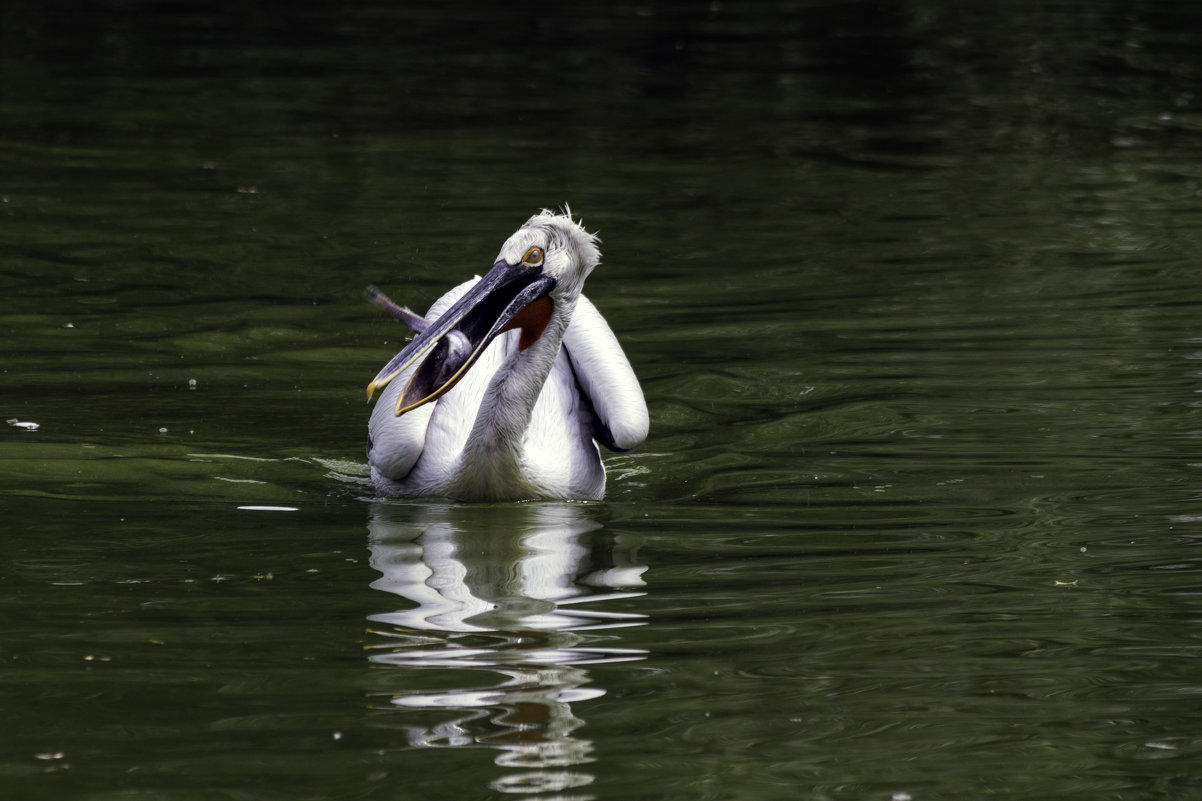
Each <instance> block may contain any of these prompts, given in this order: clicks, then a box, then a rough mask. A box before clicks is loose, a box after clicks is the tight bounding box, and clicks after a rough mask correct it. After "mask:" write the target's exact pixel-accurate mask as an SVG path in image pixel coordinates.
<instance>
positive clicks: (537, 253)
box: [522, 247, 543, 267]
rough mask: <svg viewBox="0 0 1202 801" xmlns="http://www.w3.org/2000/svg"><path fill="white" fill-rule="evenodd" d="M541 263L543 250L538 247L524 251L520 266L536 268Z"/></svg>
mask: <svg viewBox="0 0 1202 801" xmlns="http://www.w3.org/2000/svg"><path fill="white" fill-rule="evenodd" d="M542 263H543V249H542V248H539V247H533V248H530V250H527V251H526V255H525V256H522V264H524V265H526V266H527V267H537V266H539V265H540V264H542Z"/></svg>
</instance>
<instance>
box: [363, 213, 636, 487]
mask: <svg viewBox="0 0 1202 801" xmlns="http://www.w3.org/2000/svg"><path fill="white" fill-rule="evenodd" d="M597 242H598V240H597V237H596V235H594V234H590V233H588V232H587V231H586V230H585V229H584V227H583V226H582V225H581V224H580V223H577V222H576V221H575V220H574V219H573V218H572V216H571V212H570V211H569V210H568V209H566V208H565V211H564V213H563V214H557V213H555V212H552V211H548V210H543V211H542V212H541V213H539V214H535V215H534V216H533V217H531V218H530V219H529V220H527V221H526V224H525V225H523V226H522V227H521V228H519V229H518V230H517V232H515V233H514V234H513V236H511V237H509V239H508V240H506V241H505V244H504V245H502V246H501V252H500V253H499V254H498V255H497V259H496V261H495V262H494V263H493V265H492V269H490V270H489V271H488V272H487V273H486V274H485V275H484V277H483V278H480V277H478V276H477V277H476V278H473V279H471V280H468V281H465V282H464V283H462V284H460V285H459V286H457V287H455V288H454V289H452V290H451V291H450V292H448V293H447V294H445V295H443V296H442V297H441V298H439V299H438V300H437V301H435V303H434V305H433V306H431V307H430V310H429V311H428V312H427V313H426V315H425V316H424V317H422V316H420V315H417V314H414V313H413V312H410V311H409V310H408V309H402V308H399V307H397V306H395V304H392V303H391V301H389V300H388V299H387V298H386V297H384V296H383V295H382V293H379V292H378V291H375V292H374V296H373V299H374V300H375V301H376V302H377V303H378V304H379V305H381V306H383V307H384V308H386V309H388V310H389V311H391V312H392V313H393V314H394V315H396V316H397V317H398V318H400V319H401V320H402V322H405V323H406V324H407V325H409V327H410V328H412V329H413V330H414V331H415V332H416V336H415V337H414V339H413V340H412V341H411V342H410V343H409V344H408V345H407V346H406V347H405V348H404V350H402V351H401V352H400V353H398V354H397V355H396V356H395V357H394V358H393V359H392V360H391V361H390V362H388V364H386V365H385V366H384V368H383V369H382V370H380V372H379V374H378V375H377V376H376V377H375V378H374V379H373V380H372V382H371V383H370V384H369V385H368V387H367V395H368V398H369V399H370V398H371V397H372V395H373V394H374V393H375V392H377V391H380V390H383V392H382V393H381V395H380V397H379V399H378V400H377V402H376V406H375V408H374V409H373V410H372V413H371V419H370V421H369V423H368V439H367V459H368V463H369V464H370V466H371V477H372V483H373V484H374V485H375V487H376V490H377V492H379V493H381V494H382V495H388V496H424V495H436V496H446V497H451V498H456V499H459V500H469V501H519V500H540V499H541V500H552V499H580V500H597V499H600V498H602V497H603V496H604V494H605V467H604V466H603V465H602V463H601V454H600V450H599V448H598V444H600V445H604V446H605V447H606V448H607V449H609V450H611V451H617V452H625V451H629V450H631V449H633V448H635V447H636V446H638V445H639V444H640V443H641V442H642V441H643V440H644V439H645V438H646V437H647V428H648V415H647V404H646V401H645V400H644V399H643V392H642V389H641V388H640V387H639V382H638V379H637V378H636V377H635V374H634V370H633V369H632V368H631V366H630V362H629V361H627V359H626V355H625V354H624V353H623V352H622V347H621V346H620V345H619V344H618V340H617V337H616V336H614V333H613V331H612V330H610V328H609V325H608V324H607V323H606V322H605V318H603V317H602V316H601V313H600V312H599V311H597V307H596V306H594V305H593V304H592V303H591V302H590V301H589V300H588V298H586V297H585V296H584V295H583V294H581V290H582V289H583V287H584V280H585V279H586V278H587V277H588V276H589V274H590V273H591V272H592V271H593V268H595V267H596V266H597V264H598V263H599V262H600V259H601V254H600V251H599V250H598V248H597ZM372 295H373V293H372V290H371V289H369V296H372Z"/></svg>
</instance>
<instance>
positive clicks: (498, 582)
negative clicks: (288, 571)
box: [369, 503, 646, 792]
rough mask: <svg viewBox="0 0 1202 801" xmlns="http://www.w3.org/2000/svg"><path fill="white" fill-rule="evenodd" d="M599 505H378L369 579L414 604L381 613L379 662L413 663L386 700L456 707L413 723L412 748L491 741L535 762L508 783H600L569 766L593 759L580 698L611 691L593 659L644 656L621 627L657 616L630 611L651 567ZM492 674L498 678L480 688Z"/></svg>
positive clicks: (387, 686) (513, 757) (505, 786)
mask: <svg viewBox="0 0 1202 801" xmlns="http://www.w3.org/2000/svg"><path fill="white" fill-rule="evenodd" d="M595 516H596V507H587V506H583V505H580V504H561V503H555V504H522V505H502V506H454V505H422V506H402V505H393V504H386V503H381V504H377V505H376V506H374V507H373V511H372V517H371V520H370V522H369V532H370V533H369V538H370V550H371V565H372V567H374V568H375V569H376V570H377V571H379V573H380V576H379V578H377V579H376V580H375V581H373V582H372V584H371V586H372V587H373V588H374V589H377V590H382V591H384V592H388V593H390V594H392V595H395V596H398V597H399V598H401V599H404V601H405V603H404V604H403V605H402V606H400V607H399V608H392V609H389V610H388V611H384V612H380V613H377V614H373V615H370V616H369V620H370V621H371V623H372V628H371V631H372V634H373V635H375V636H374V637H373V640H372V642H371V644H370V646H369V659H370V660H371V661H372V663H373V664H375V665H377V666H379V667H382V668H399V669H401V670H399V671H397V672H396V673H389V674H386V675H383V676H379V677H378V678H379V679H382V681H378V682H377V685H382V686H377V688H376V691H375V693H374V694H373V701H374V705H376V706H378V707H381V708H392V709H408V710H414V711H416V710H427V711H430V710H445V711H446V712H448V713H449V714H448V715H447V716H446V717H441V718H440V719H439V720H438V721H437V722H436V723H434V724H433V725H428V724H427V725H414V726H407V727H406V728H407V730H408V739H409V741H410V744H411V745H413V746H424V747H446V746H468V745H474V746H479V745H488V746H493V747H495V748H497V749H498V752H499V753H498V754H497V756H496V759H495V761H496V763H497V764H498V765H501V766H503V767H507V768H520V769H528V770H529V771H530V772H528V773H522V774H520V775H507V776H505V777H502V778H501V779H499V780H498V782H496V783H495V786H494V787H493V789H497V790H502V791H505V792H513V791H514V789H515V788H523V789H522V791H523V792H546V791H552V790H562V789H566V788H568V787H577V786H581V785H582V784H587V783H588V782H590V781H591V780H592V777H591V776H589V775H588V774H583V773H579V772H572V771H564V770H562V769H563V768H565V767H569V766H573V765H580V764H583V763H586V762H589V761H591V757H590V756H589V755H590V753H591V751H592V744H591V743H590V742H589V741H588V740H585V739H582V738H579V737H577V736H575V735H574V732H575V731H576V730H577V729H579V728H580V727H581V726H582V725H583V721H582V720H581V718H580V717H578V715H577V714H576V712H575V710H574V708H573V705H574V704H577V703H579V702H582V701H588V700H591V699H594V698H598V697H600V696H602V695H604V694H605V690H604V689H603V688H600V687H597V686H595V685H594V684H593V682H592V677H591V675H590V673H589V670H588V666H590V665H594V664H599V663H609V662H620V661H629V660H639V659H643V658H645V656H646V652H645V651H643V650H641V649H634V648H625V647H622V645H621V633H620V632H621V629H623V628H625V627H629V626H639V625H643V624H644V623H645V622H646V617H645V616H644V615H643V614H641V613H639V612H637V611H632V610H631V608H630V599H633V598H637V597H638V596H640V595H642V594H643V587H644V582H643V578H642V574H643V573H644V571H645V570H646V567H645V566H643V565H641V564H640V563H639V559H638V554H637V543H636V542H634V541H633V537H631V536H629V535H623V534H617V535H615V534H613V533H611V532H609V531H607V530H606V529H604V527H603V526H602V524H601V523H600V522H598V521H597V520H596V519H595ZM464 668H466V669H467V670H466V671H463V672H462V673H458V674H457V673H456V672H455V671H456V669H464ZM412 670H422V671H427V670H428V671H433V672H434V673H432V674H427V675H432V676H434V678H435V680H436V684H437V686H438V687H439V689H437V690H431V689H428V687H429V685H430V684H431V682H430V681H426V680H423V677H422V676H417V675H414V674H413V673H412V672H411V671H412ZM487 671H491V672H492V673H493V674H495V675H496V680H495V681H494V682H487V681H486V682H485V686H481V675H487ZM448 681H449V683H450V684H452V686H451V687H450V688H448V687H447V686H446V685H447V684H448Z"/></svg>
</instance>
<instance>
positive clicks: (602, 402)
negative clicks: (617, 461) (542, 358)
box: [563, 295, 650, 451]
mask: <svg viewBox="0 0 1202 801" xmlns="http://www.w3.org/2000/svg"><path fill="white" fill-rule="evenodd" d="M563 348H564V351H565V352H566V353H567V354H568V359H569V360H570V361H571V363H572V370H573V372H575V373H576V381H577V383H578V384H579V385H580V389H581V391H582V392H583V393H584V394H585V395H586V396H587V397H588V399H589V402H590V403H591V404H592V407H593V410H594V411H595V412H596V413H597V419H598V423H599V425H600V426H601V427H602V428H603V430H601V431H598V432H596V439H597V441H598V442H600V443H601V444H602V445H604V446H605V447H607V448H609V449H610V450H615V451H629V450H632V449H634V448H636V447H638V445H639V444H640V443H642V441H643V440H645V439H646V438H647V429H648V426H649V425H650V422H649V418H648V415H647V402H646V401H645V400H644V399H643V390H642V388H641V387H639V380H638V379H637V378H636V377H635V375H634V370H633V369H632V368H631V366H630V362H629V361H627V360H626V354H625V353H623V352H622V346H621V345H619V344H618V338H617V337H616V336H614V332H613V331H612V330H610V327H609V324H608V323H606V322H605V318H604V317H602V316H601V312H599V311H597V307H596V306H594V305H593V304H592V302H591V301H590V300H589V299H588V298H586V297H585V296H584V295H581V296H580V297H579V299H578V300H577V301H576V310H575V311H574V312H573V314H572V322H571V323H570V324H569V325H568V330H567V332H566V333H565V334H564V337H563Z"/></svg>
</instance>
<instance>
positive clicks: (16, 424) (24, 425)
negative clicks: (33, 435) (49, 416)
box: [4, 417, 42, 431]
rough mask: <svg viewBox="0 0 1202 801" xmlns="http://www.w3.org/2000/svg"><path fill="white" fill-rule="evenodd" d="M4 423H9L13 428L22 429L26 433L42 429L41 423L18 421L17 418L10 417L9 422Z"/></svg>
mask: <svg viewBox="0 0 1202 801" xmlns="http://www.w3.org/2000/svg"><path fill="white" fill-rule="evenodd" d="M4 422H6V423H8V424H9V425H10V426H12V427H13V428H20V429H22V430H24V431H37V430H38V429H39V428H41V427H42V424H41V423H29V422H24V421H21V420H18V419H17V418H15V417H10V418H8V419H7V420H5V421H4Z"/></svg>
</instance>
